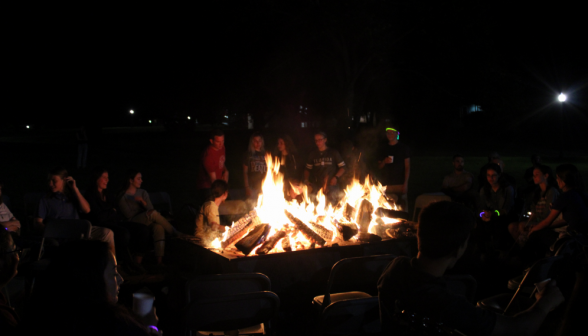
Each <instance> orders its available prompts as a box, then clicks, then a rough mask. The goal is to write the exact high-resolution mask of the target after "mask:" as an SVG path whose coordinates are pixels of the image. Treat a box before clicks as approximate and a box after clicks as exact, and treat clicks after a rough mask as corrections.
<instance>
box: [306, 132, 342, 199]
mask: <svg viewBox="0 0 588 336" xmlns="http://www.w3.org/2000/svg"><path fill="white" fill-rule="evenodd" d="M314 143H315V144H316V147H317V149H315V150H313V151H312V152H310V154H309V155H308V160H307V161H306V170H304V184H306V185H310V186H311V187H312V189H313V191H314V192H318V191H319V190H322V191H323V193H324V194H325V195H327V197H328V198H329V201H330V202H331V204H333V205H335V204H337V201H338V197H339V187H338V185H337V181H338V180H339V178H340V177H341V176H342V175H343V173H345V161H343V158H342V157H341V154H339V152H338V151H337V150H336V149H331V148H329V147H327V135H326V134H325V133H324V132H317V133H315V135H314ZM311 172H312V174H311Z"/></svg>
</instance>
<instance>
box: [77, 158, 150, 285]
mask: <svg viewBox="0 0 588 336" xmlns="http://www.w3.org/2000/svg"><path fill="white" fill-rule="evenodd" d="M92 173H93V176H92V182H91V184H90V186H89V188H88V189H87V190H86V192H85V198H86V200H87V201H88V204H90V212H89V213H88V214H86V215H83V217H85V218H86V219H88V220H89V221H90V222H91V223H92V225H95V226H101V227H105V228H108V229H110V230H112V232H114V241H115V244H116V247H117V248H116V256H117V259H118V260H119V261H120V265H119V266H121V270H122V271H123V272H124V273H126V274H125V275H134V274H142V273H144V272H145V270H144V269H143V268H142V267H141V266H140V264H141V261H142V260H143V255H144V254H145V253H146V252H147V251H149V240H150V237H149V236H150V232H149V231H150V230H149V227H147V226H146V225H143V224H140V223H135V222H127V221H125V219H124V217H123V215H122V214H119V213H118V211H116V197H114V195H113V194H112V193H110V192H109V190H108V189H107V188H108V181H109V175H108V171H107V170H106V169H104V168H95V169H94V170H93V172H92ZM130 249H132V250H133V252H135V259H134V260H133V257H132V255H131V252H130Z"/></svg>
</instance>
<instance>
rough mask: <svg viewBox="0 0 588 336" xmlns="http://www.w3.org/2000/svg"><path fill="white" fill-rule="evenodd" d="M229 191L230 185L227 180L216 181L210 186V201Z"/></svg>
mask: <svg viewBox="0 0 588 336" xmlns="http://www.w3.org/2000/svg"><path fill="white" fill-rule="evenodd" d="M228 190H229V184H228V183H227V182H226V181H225V180H215V181H214V182H212V184H211V186H210V199H211V200H213V201H214V199H216V198H218V197H221V196H222V195H224V194H225V193H226V192H227V191H228Z"/></svg>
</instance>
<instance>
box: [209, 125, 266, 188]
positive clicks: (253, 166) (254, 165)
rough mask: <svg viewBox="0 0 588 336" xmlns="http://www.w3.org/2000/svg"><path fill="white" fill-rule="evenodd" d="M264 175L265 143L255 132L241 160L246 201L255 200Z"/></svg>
mask: <svg viewBox="0 0 588 336" xmlns="http://www.w3.org/2000/svg"><path fill="white" fill-rule="evenodd" d="M266 173H267V164H266V163H265V142H264V141H263V136H262V135H261V133H258V132H255V133H253V134H252V135H251V137H250V138H249V147H248V148H247V152H246V153H245V157H244V158H243V182H244V184H245V196H246V197H247V198H248V199H253V200H257V196H258V195H259V193H260V192H261V182H262V181H263V179H264V177H265V174H266ZM225 182H227V181H225ZM213 183H214V182H213Z"/></svg>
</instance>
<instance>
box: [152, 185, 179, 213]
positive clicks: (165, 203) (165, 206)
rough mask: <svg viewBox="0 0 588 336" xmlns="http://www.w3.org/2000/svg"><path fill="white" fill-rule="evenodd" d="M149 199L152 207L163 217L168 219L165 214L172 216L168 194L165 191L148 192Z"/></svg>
mask: <svg viewBox="0 0 588 336" xmlns="http://www.w3.org/2000/svg"><path fill="white" fill-rule="evenodd" d="M149 199H150V200H151V204H153V207H154V208H155V209H157V210H158V211H159V212H160V213H161V214H162V215H164V217H168V216H166V215H167V214H169V216H173V214H174V210H173V208H172V203H171V198H170V197H169V194H168V193H166V192H165V191H156V192H150V193H149Z"/></svg>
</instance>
